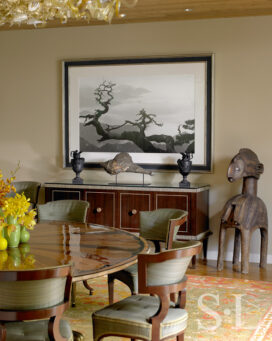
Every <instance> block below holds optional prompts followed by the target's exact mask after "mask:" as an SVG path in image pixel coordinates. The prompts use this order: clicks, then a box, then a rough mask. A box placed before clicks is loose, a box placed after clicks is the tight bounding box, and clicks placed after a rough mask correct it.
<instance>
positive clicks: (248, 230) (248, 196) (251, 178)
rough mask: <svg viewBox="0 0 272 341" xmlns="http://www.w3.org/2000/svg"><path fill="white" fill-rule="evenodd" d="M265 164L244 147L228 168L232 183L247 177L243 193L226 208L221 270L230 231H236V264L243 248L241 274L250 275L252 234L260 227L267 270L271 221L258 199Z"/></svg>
mask: <svg viewBox="0 0 272 341" xmlns="http://www.w3.org/2000/svg"><path fill="white" fill-rule="evenodd" d="M263 170H264V167H263V164H262V163H260V161H259V160H258V157H257V155H256V154H255V153H254V152H253V151H252V150H250V149H247V148H243V149H240V150H239V153H238V154H237V155H235V156H234V158H233V159H232V160H231V163H230V165H229V168H228V180H229V181H230V182H233V181H235V180H237V179H240V178H243V188H242V194H239V195H236V196H234V197H232V198H231V199H230V200H228V201H227V203H226V204H225V206H224V208H223V214H222V217H221V225H220V234H219V251H218V260H217V269H218V270H222V269H223V253H224V243H225V234H226V229H227V228H235V239H234V251H233V264H234V266H235V267H237V266H238V264H239V255H240V245H241V263H242V264H241V271H242V273H248V267H249V247H250V239H251V235H252V233H253V232H254V231H255V230H256V229H257V228H259V229H260V232H261V252H260V253H261V256H260V267H261V268H264V267H266V262H267V243H268V236H267V234H268V230H267V229H268V222H267V210H266V206H265V204H264V202H263V201H262V200H261V199H260V198H258V197H257V181H258V179H259V177H260V175H261V174H262V173H263Z"/></svg>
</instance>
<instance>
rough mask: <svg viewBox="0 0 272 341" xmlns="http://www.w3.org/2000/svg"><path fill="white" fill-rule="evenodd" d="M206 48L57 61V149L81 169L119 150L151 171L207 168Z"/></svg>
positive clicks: (96, 164) (209, 168)
mask: <svg viewBox="0 0 272 341" xmlns="http://www.w3.org/2000/svg"><path fill="white" fill-rule="evenodd" d="M212 60H213V56H212V55H199V56H177V57H156V58H155V57H151V58H126V59H101V60H78V61H64V62H63V147H64V150H63V156H64V167H71V152H72V151H74V150H80V151H81V152H82V154H81V156H82V157H84V158H85V163H84V167H85V168H94V169H95V168H96V169H97V168H100V167H101V165H100V163H101V162H105V161H107V160H111V159H113V158H114V156H115V155H116V154H118V153H119V152H128V153H129V154H130V156H131V157H132V160H133V162H134V163H137V164H139V165H140V166H142V167H143V168H146V169H151V170H157V171H159V170H172V171H174V170H178V167H177V160H178V159H179V158H181V154H182V153H185V152H186V153H191V154H192V156H193V158H192V171H196V172H211V171H212Z"/></svg>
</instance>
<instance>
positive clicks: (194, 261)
mask: <svg viewBox="0 0 272 341" xmlns="http://www.w3.org/2000/svg"><path fill="white" fill-rule="evenodd" d="M191 268H192V269H195V268H196V255H194V256H193V257H192V266H191Z"/></svg>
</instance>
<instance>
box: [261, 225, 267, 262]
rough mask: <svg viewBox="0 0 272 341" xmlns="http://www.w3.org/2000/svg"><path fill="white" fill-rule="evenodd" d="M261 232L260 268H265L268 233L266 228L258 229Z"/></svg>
mask: <svg viewBox="0 0 272 341" xmlns="http://www.w3.org/2000/svg"><path fill="white" fill-rule="evenodd" d="M260 231H261V257H260V267H261V268H266V265H267V245H268V233H267V229H266V228H260Z"/></svg>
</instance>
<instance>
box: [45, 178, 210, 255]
mask: <svg viewBox="0 0 272 341" xmlns="http://www.w3.org/2000/svg"><path fill="white" fill-rule="evenodd" d="M44 186H45V201H46V202H48V201H54V200H63V199H77V200H87V201H88V202H89V203H90V209H89V213H88V218H87V221H88V223H93V224H99V225H106V226H113V227H116V228H120V229H124V230H127V231H130V232H138V228H139V211H150V210H154V209H157V208H179V209H183V210H186V211H188V221H187V222H186V223H185V224H184V225H183V226H181V228H180V230H179V232H178V239H180V240H202V241H203V255H204V259H206V256H207V243H208V237H209V235H210V234H211V232H210V230H209V185H201V184H191V187H190V188H180V187H178V185H177V186H175V185H172V184H169V185H167V184H160V185H159V184H158V185H153V184H152V185H139V186H134V185H129V184H126V185H122V184H116V185H115V184H101V183H99V184H98V183H94V182H93V181H86V180H84V183H83V184H72V182H71V181H69V180H67V181H59V182H57V181H56V182H47V183H45V184H44Z"/></svg>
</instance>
